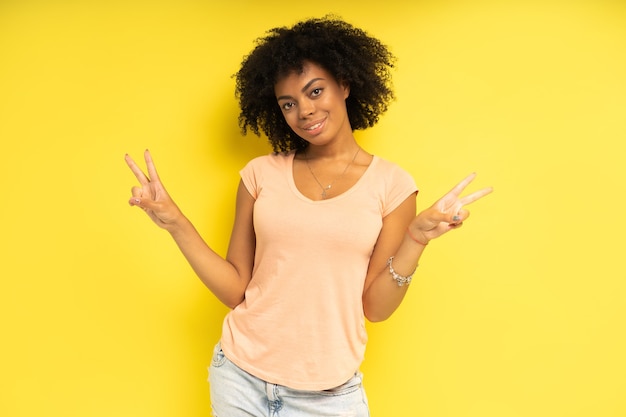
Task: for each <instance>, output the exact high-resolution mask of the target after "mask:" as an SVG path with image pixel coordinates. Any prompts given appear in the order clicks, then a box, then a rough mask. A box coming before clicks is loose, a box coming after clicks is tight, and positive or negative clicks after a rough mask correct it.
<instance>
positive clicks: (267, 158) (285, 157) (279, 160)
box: [244, 152, 294, 170]
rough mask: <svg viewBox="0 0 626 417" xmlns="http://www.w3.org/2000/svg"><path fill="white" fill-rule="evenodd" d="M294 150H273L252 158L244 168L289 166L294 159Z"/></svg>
mask: <svg viewBox="0 0 626 417" xmlns="http://www.w3.org/2000/svg"><path fill="white" fill-rule="evenodd" d="M293 156H294V152H287V153H276V152H272V153H270V154H267V155H261V156H257V157H256V158H253V159H251V160H250V161H249V162H248V163H247V164H246V166H245V167H244V170H248V169H252V170H256V169H263V168H265V167H281V166H287V165H289V164H290V163H291V160H293Z"/></svg>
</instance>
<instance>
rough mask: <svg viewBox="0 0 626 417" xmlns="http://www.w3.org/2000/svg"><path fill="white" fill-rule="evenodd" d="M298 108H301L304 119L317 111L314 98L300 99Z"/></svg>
mask: <svg viewBox="0 0 626 417" xmlns="http://www.w3.org/2000/svg"><path fill="white" fill-rule="evenodd" d="M298 109H299V110H300V117H301V118H302V119H305V118H306V117H307V116H310V115H312V114H313V113H314V112H315V106H314V104H313V100H302V101H300V106H299V108H298Z"/></svg>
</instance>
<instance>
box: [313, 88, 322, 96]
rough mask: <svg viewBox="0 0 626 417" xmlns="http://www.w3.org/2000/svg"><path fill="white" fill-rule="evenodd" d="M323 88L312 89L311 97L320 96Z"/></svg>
mask: <svg viewBox="0 0 626 417" xmlns="http://www.w3.org/2000/svg"><path fill="white" fill-rule="evenodd" d="M323 90H324V89H323V88H314V89H313V90H311V97H317V96H319V95H320V94H322V91H323Z"/></svg>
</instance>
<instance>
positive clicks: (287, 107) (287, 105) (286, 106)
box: [280, 101, 296, 111]
mask: <svg viewBox="0 0 626 417" xmlns="http://www.w3.org/2000/svg"><path fill="white" fill-rule="evenodd" d="M295 105H296V103H294V102H293V101H288V102H286V103H283V105H282V106H280V107H281V108H282V109H283V110H284V111H287V110H291V109H292V108H293V107H294V106H295Z"/></svg>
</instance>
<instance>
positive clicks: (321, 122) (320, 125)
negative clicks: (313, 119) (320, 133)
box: [302, 119, 326, 132]
mask: <svg viewBox="0 0 626 417" xmlns="http://www.w3.org/2000/svg"><path fill="white" fill-rule="evenodd" d="M325 121H326V119H324V120H320V121H319V122H317V123H315V124H312V125H309V126H304V127H303V128H302V129H303V130H306V131H307V132H312V131H314V130H317V129H319V128H320V127H322V126H323V125H324V122H325Z"/></svg>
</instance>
